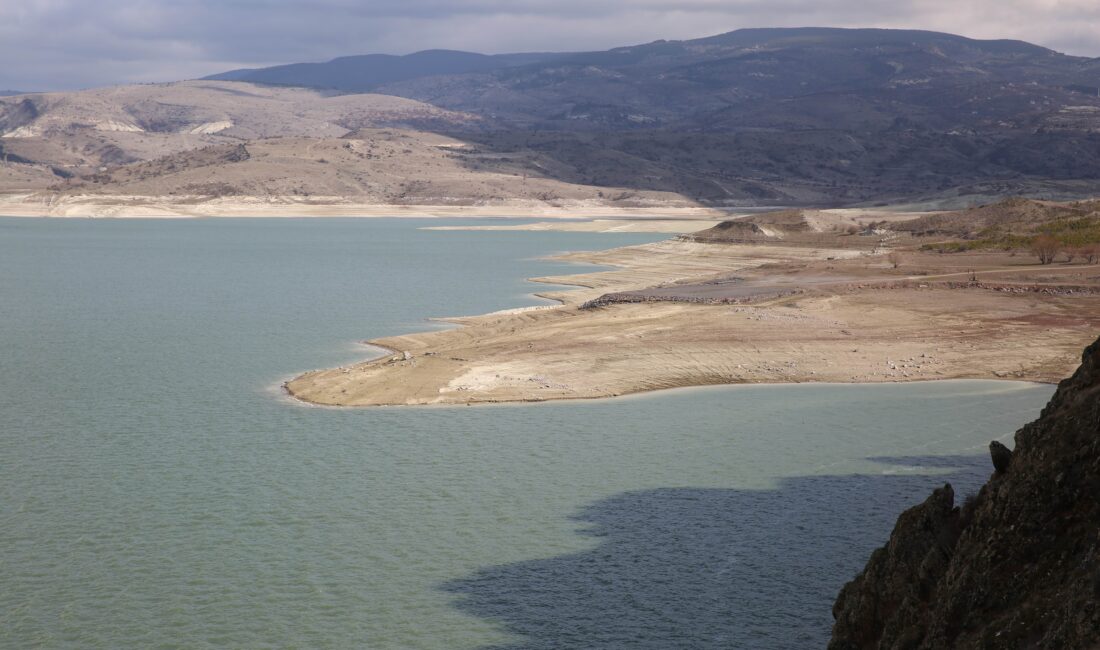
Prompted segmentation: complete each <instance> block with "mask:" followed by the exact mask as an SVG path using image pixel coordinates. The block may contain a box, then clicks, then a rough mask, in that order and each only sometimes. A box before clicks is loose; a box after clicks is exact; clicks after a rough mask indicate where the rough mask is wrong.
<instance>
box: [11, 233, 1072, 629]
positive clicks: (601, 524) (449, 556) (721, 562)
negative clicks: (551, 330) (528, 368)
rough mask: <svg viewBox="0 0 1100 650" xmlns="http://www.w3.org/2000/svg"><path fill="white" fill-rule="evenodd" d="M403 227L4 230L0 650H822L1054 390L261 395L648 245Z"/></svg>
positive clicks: (516, 300) (989, 385)
mask: <svg viewBox="0 0 1100 650" xmlns="http://www.w3.org/2000/svg"><path fill="white" fill-rule="evenodd" d="M423 225H425V222H423V221H418V220H386V219H379V220H375V219H364V220H350V219H343V220H341V219H334V220H327V219H310V220H297V219H270V220H269V219H241V220H235V219H219V220H187V221H164V220H158V221H152V220H150V221H145V220H117V221H112V220H106V221H91V220H36V219H0V647H3V648H34V647H43V648H137V647H140V648H147V647H158V648H221V647H235V648H283V647H288V648H290V647H296V648H447V649H463V648H479V647H508V648H800V647H822V646H823V645H824V643H825V640H826V639H827V638H828V633H829V627H830V625H831V620H832V619H831V615H830V608H831V605H832V601H833V598H834V597H835V594H836V592H837V590H838V589H839V588H840V586H841V585H842V584H843V583H844V582H845V581H847V580H848V579H850V578H851V577H852V576H853V575H854V574H855V573H856V572H857V571H858V570H859V568H861V567H862V565H863V563H864V562H865V560H866V558H867V556H868V554H869V553H870V551H871V550H872V549H873V548H875V547H876V546H878V545H880V544H881V543H882V542H883V541H885V538H886V536H887V535H888V534H889V531H890V529H891V527H892V525H893V522H894V519H895V518H896V516H897V514H898V513H899V512H900V511H901V509H903V508H905V507H907V506H909V505H912V504H915V503H917V502H919V501H921V500H923V498H924V497H925V496H926V495H927V494H928V492H929V491H930V490H931V489H932V488H933V487H935V486H937V485H940V484H942V483H943V482H944V481H946V480H950V481H951V482H952V483H953V484H954V485H955V486H956V491H957V493H959V498H960V499H961V496H962V495H964V494H966V493H967V492H968V491H973V490H974V489H975V487H976V486H977V485H978V484H980V482H982V481H984V480H985V478H986V477H987V476H988V474H989V472H990V466H989V460H988V455H987V454H986V452H985V447H986V445H987V444H988V442H989V440H990V439H993V438H999V439H1002V440H1006V441H1007V440H1010V438H1011V434H1012V432H1013V431H1014V430H1015V429H1016V428H1017V427H1018V426H1020V425H1021V424H1023V423H1024V422H1026V421H1028V420H1029V419H1032V418H1034V417H1035V416H1036V415H1037V414H1038V411H1039V409H1040V408H1041V407H1042V405H1043V404H1044V403H1045V401H1046V400H1047V399H1048V398H1049V396H1050V394H1051V392H1052V388H1051V387H1048V386H1035V385H1028V384H1014V383H994V382H978V381H967V382H937V383H923V384H910V385H876V386H861V385H853V386H834V385H799V386H759V387H719V388H708V389H699V390H681V391H671V392H665V393H659V394H653V395H647V396H636V397H628V398H623V399H618V400H607V401H586V402H559V403H547V404H538V405H523V406H484V407H450V408H381V409H361V410H357V409H332V408H315V407H307V406H303V405H300V404H297V403H294V402H292V401H290V400H288V399H286V398H285V397H283V396H282V395H281V394H280V393H279V391H278V390H277V389H276V387H277V386H278V384H279V382H280V381H282V380H283V379H285V378H287V377H288V376H291V375H293V374H295V373H297V372H300V371H303V370H307V369H310V368H315V367H325V366H331V365H338V364H342V363H347V362H349V361H351V360H354V359H356V358H360V357H363V356H366V354H367V352H366V351H365V350H364V349H363V348H362V347H361V346H359V345H357V343H356V342H357V341H359V340H362V339H364V338H369V337H376V336H384V335H392V334H397V333H401V332H407V331H410V330H414V329H418V328H424V327H432V325H431V324H429V323H427V322H425V320H424V319H425V317H429V316H449V315H463V314H476V313H482V312H487V311H492V310H496V309H503V308H508V307H515V306H520V305H524V304H536V303H537V302H538V300H537V299H536V298H534V297H531V296H530V295H529V293H530V292H532V291H535V290H537V289H538V286H537V285H533V284H530V283H527V282H525V281H524V278H526V277H531V276H537V275H544V274H550V273H565V272H568V271H569V269H570V268H574V267H569V266H566V265H564V264H559V263H553V262H549V261H545V260H542V259H539V258H541V257H542V256H544V255H547V254H549V253H552V252H555V251H562V250H578V249H598V248H608V247H611V246H616V245H625V244H630V243H638V242H643V241H652V240H654V239H656V238H658V237H656V236H653V235H630V234H617V235H607V234H591V233H547V232H439V231H425V230H420V229H419V228H420V227H421V226H423ZM716 308H717V307H716Z"/></svg>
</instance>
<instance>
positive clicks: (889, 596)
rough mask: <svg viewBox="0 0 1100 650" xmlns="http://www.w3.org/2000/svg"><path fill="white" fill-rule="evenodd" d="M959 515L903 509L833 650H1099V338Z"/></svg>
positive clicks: (945, 500) (848, 602)
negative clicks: (952, 649) (871, 649)
mask: <svg viewBox="0 0 1100 650" xmlns="http://www.w3.org/2000/svg"><path fill="white" fill-rule="evenodd" d="M1015 441H1016V444H1015V449H1014V450H1013V452H1012V454H1011V459H1010V462H1007V464H1005V462H1006V459H1005V457H1004V456H1003V454H1004V453H1005V452H1004V450H1003V449H999V448H997V447H996V446H994V447H993V449H992V451H993V453H994V458H995V459H996V460H997V462H998V465H999V466H1001V467H1004V470H1003V471H997V472H995V473H994V474H993V475H992V476H991V477H990V479H989V481H988V482H987V483H986V484H985V485H984V486H983V487H982V488H981V490H980V491H979V492H978V494H976V495H974V496H973V497H971V498H969V499H967V502H966V503H964V504H963V505H962V506H961V507H958V506H956V505H955V503H954V500H955V499H954V496H955V495H954V491H953V490H952V489H951V486H950V485H945V486H944V487H943V488H940V489H938V490H936V491H935V492H933V494H932V496H930V497H929V498H928V499H927V500H926V501H925V502H924V503H922V504H920V505H918V506H915V507H913V508H911V509H909V510H907V511H906V512H904V513H903V514H902V515H901V516H900V517H899V518H898V522H897V524H896V525H895V528H894V531H893V533H892V534H891V535H890V540H889V542H888V543H887V544H886V546H884V547H883V548H880V549H878V550H877V551H875V552H874V553H873V554H872V556H871V558H870V560H869V561H868V563H867V566H866V568H865V569H864V570H863V572H862V573H861V574H860V575H858V576H856V578H855V579H854V580H853V581H852V582H850V583H848V584H847V585H845V587H844V588H843V589H842V590H841V592H840V595H839V596H838V598H837V601H836V604H835V605H834V607H833V616H834V617H835V619H836V624H835V626H834V628H833V638H832V641H831V643H830V645H829V647H830V648H832V649H834V650H855V649H861V650H862V649H870V648H912V649H931V648H1014V649H1015V648H1067V649H1068V648H1084V649H1094V648H1100V340H1098V341H1097V342H1096V343H1093V344H1092V345H1091V346H1089V347H1088V348H1087V349H1086V350H1085V352H1084V355H1083V358H1082V364H1081V367H1080V368H1079V369H1078V370H1077V372H1076V373H1074V375H1073V376H1072V377H1070V378H1069V379H1066V380H1065V381H1063V382H1062V383H1061V384H1059V386H1058V390H1057V391H1056V392H1055V394H1054V396H1053V397H1052V398H1051V400H1050V402H1049V403H1048V404H1047V406H1046V408H1044V409H1043V411H1042V414H1041V415H1040V417H1039V419H1038V420H1036V421H1034V422H1032V423H1030V424H1028V425H1026V426H1024V427H1023V428H1022V429H1020V430H1019V431H1017V432H1016V437H1015Z"/></svg>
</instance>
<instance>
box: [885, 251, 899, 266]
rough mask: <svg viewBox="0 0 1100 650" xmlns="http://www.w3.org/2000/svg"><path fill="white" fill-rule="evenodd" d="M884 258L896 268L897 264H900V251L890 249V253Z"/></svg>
mask: <svg viewBox="0 0 1100 650" xmlns="http://www.w3.org/2000/svg"><path fill="white" fill-rule="evenodd" d="M886 259H887V260H888V261H889V262H890V264H892V265H893V267H894V268H895V269H896V268H898V265H899V264H901V253H899V252H897V251H890V254H889V255H887V256H886Z"/></svg>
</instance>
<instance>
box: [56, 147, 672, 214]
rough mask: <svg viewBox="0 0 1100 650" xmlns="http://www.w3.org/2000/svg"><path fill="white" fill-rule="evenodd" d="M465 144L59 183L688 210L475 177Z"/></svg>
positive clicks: (213, 151)
mask: <svg viewBox="0 0 1100 650" xmlns="http://www.w3.org/2000/svg"><path fill="white" fill-rule="evenodd" d="M464 147H465V144H464V143H463V142H461V141H459V140H455V139H453V138H449V137H446V136H442V135H435V134H431V133H425V132H420V131H412V130H400V129H360V130H357V131H355V132H352V133H349V134H347V135H345V136H343V137H340V138H335V137H329V138H306V137H296V138H294V137H288V138H266V139H260V140H254V141H250V142H248V143H247V144H243V143H242V144H218V145H212V146H207V147H203V148H201V149H194V150H189V151H184V152H179V153H175V154H172V155H167V156H164V157H161V158H157V159H154V160H149V161H144V162H138V163H134V164H130V165H123V166H118V167H114V168H111V169H109V170H106V171H103V172H100V173H96V174H92V175H88V176H85V177H83V178H72V179H67V180H65V181H60V182H59V183H57V184H55V185H54V186H53V189H54V190H55V191H57V192H60V193H62V194H66V195H76V196H84V197H87V196H95V195H122V196H154V197H162V198H171V197H176V198H177V200H180V201H192V202H194V201H200V200H207V199H221V198H225V197H293V198H296V199H302V200H310V201H321V202H324V201H336V202H339V201H342V200H355V201H357V202H360V203H364V204H372V205H440V206H448V205H459V206H461V205H477V204H481V205H497V204H502V203H514V204H517V203H518V204H525V203H526V204H542V205H547V206H564V205H567V204H571V203H572V204H575V203H583V202H591V203H593V204H601V203H606V204H609V205H616V206H620V207H652V206H654V205H657V206H660V205H667V206H680V207H687V206H690V205H691V204H690V202H688V201H684V200H683V199H682V198H681V197H679V196H677V195H674V194H667V193H660V192H634V191H629V190H624V189H621V188H620V189H618V190H617V191H613V190H609V189H606V188H597V187H591V186H583V185H572V184H569V183H563V182H561V181H556V180H553V179H547V178H537V177H524V176H523V175H522V170H520V169H516V168H509V166H508V165H507V164H497V165H495V166H494V167H492V168H484V169H473V168H471V167H470V165H469V163H468V162H467V161H466V160H465V158H464V155H463V153H462V150H463V148H464Z"/></svg>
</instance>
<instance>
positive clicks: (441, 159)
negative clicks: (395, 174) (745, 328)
mask: <svg viewBox="0 0 1100 650" xmlns="http://www.w3.org/2000/svg"><path fill="white" fill-rule="evenodd" d="M214 76H215V77H218V78H220V79H222V80H220V81H192V82H181V83H176V84H154V85H134V86H122V87H119V88H117V89H97V90H89V91H79V92H72V93H48V94H37V95H28V96H26V97H15V98H0V137H2V138H3V161H6V162H3V161H0V164H2V165H5V166H3V167H0V190H2V189H3V188H4V187H9V188H11V189H12V190H16V189H18V190H20V191H24V190H27V191H29V190H32V189H39V188H44V187H52V186H53V185H56V184H57V183H61V184H62V186H64V188H66V189H65V191H69V190H70V189H72V188H75V187H76V186H77V184H78V183H79V182H80V179H81V178H86V177H88V176H89V175H94V176H96V178H97V179H99V180H96V182H95V187H96V188H98V189H100V190H102V191H108V190H109V189H110V188H111V186H112V184H118V183H123V180H121V179H129V180H125V183H124V184H126V186H127V187H130V188H131V189H133V190H134V191H135V192H136V191H139V190H140V191H146V189H142V188H152V187H157V188H165V191H168V192H177V193H178V194H185V193H188V192H191V190H188V189H186V188H187V187H190V186H192V185H194V183H193V182H192V181H193V179H190V176H189V174H193V173H195V172H186V173H184V170H188V169H193V168H202V169H204V170H206V171H204V172H203V173H204V174H205V173H207V172H211V170H212V169H213V167H214V166H220V167H221V168H222V169H221V172H224V173H222V174H221V176H223V177H224V178H227V179H235V180H233V182H232V183H229V185H232V187H225V186H222V185H219V186H218V187H219V188H220V189H219V190H218V193H219V194H223V195H224V194H229V193H238V194H239V193H246V194H256V195H262V194H263V193H265V192H269V191H270V192H280V191H283V189H280V188H287V187H292V188H293V190H294V191H295V192H298V193H299V194H301V195H306V194H307V193H308V194H325V195H326V196H344V195H351V194H356V193H360V194H361V193H363V192H366V193H367V194H370V195H372V196H374V195H375V194H376V193H375V192H374V190H373V189H371V185H370V184H369V182H367V181H363V182H360V181H359V180H358V178H359V176H360V175H361V174H360V171H359V170H358V167H360V166H361V164H362V162H361V161H363V160H369V161H377V160H378V158H377V156H376V154H371V153H370V151H369V147H368V150H367V151H366V152H365V153H363V155H364V158H362V159H360V158H359V157H358V155H357V154H356V155H344V154H341V155H340V156H338V157H337V156H335V155H332V154H331V153H330V154H328V155H325V156H320V155H316V156H315V155H313V154H312V153H310V152H312V151H314V148H312V147H311V146H308V145H302V146H303V147H304V150H303V151H302V152H300V153H299V154H295V157H296V158H300V160H298V161H297V162H296V163H295V165H297V167H296V168H295V169H296V170H297V171H296V172H295V174H296V175H297V176H299V177H301V179H302V180H301V182H300V183H297V182H296V183H290V181H288V180H287V179H285V178H278V179H273V180H271V182H270V183H268V182H266V181H263V182H261V181H260V180H258V177H255V178H254V177H253V176H254V175H255V174H258V173H259V171H258V170H259V169H260V168H261V166H262V165H261V163H260V162H259V161H260V160H261V157H260V156H257V157H256V158H254V159H251V160H248V161H238V162H234V161H226V160H222V159H221V158H217V157H215V162H214V164H208V163H209V162H210V161H209V160H208V158H209V156H205V155H198V154H195V155H196V158H195V160H194V161H190V162H188V161H187V160H186V159H187V157H188V156H189V155H190V154H188V153H187V152H189V151H194V150H196V149H199V148H202V147H205V146H209V145H217V146H229V147H230V148H232V147H235V146H236V145H237V144H239V143H241V142H256V141H259V140H262V139H269V138H280V137H297V138H302V140H301V142H305V139H328V138H342V139H347V140H356V139H363V140H364V141H368V140H369V141H379V142H381V141H387V142H388V141H390V139H391V136H389V135H380V134H374V135H371V134H365V135H363V137H362V138H359V136H358V135H357V133H358V132H359V131H362V130H364V129H368V130H369V129H371V128H375V129H377V128H403V129H408V131H409V133H408V135H409V137H410V138H412V140H414V141H417V142H424V143H427V142H433V143H436V144H433V145H425V148H424V149H423V151H421V150H420V149H417V148H415V147H410V151H415V152H418V153H417V154H416V156H418V157H420V158H421V159H422V160H423V161H424V163H425V164H427V163H428V161H431V164H433V165H435V164H439V165H445V166H446V167H447V168H448V169H451V168H452V166H453V165H457V168H456V169H455V174H456V175H455V176H454V178H459V177H461V178H462V179H463V180H461V181H457V180H456V181H454V182H448V183H447V184H445V186H443V185H440V186H439V187H438V191H436V190H434V189H433V190H432V192H421V191H420V190H419V189H418V190H417V192H412V191H408V190H407V189H406V190H397V189H394V190H393V191H389V190H387V191H386V192H382V193H381V194H378V195H379V196H396V197H404V198H401V200H407V197H409V196H413V195H416V196H419V197H420V199H418V200H423V201H435V200H439V201H448V202H478V201H484V200H495V199H493V198H492V197H495V196H505V195H508V196H511V195H513V194H517V193H518V194H522V195H523V196H525V197H528V198H525V199H524V200H541V201H544V202H546V203H547V204H553V203H554V202H555V201H558V200H559V198H562V197H565V198H575V197H587V198H585V200H595V201H597V202H598V201H604V202H614V200H615V197H622V198H621V199H619V201H620V202H621V201H628V200H630V201H633V200H636V198H637V197H636V196H634V194H635V193H636V194H637V196H641V197H656V196H659V197H662V198H660V199H659V200H660V201H665V202H667V201H669V200H671V201H673V202H680V201H687V202H690V203H693V204H696V205H704V206H712V207H730V206H744V205H755V206H759V205H780V206H815V207H825V206H840V205H858V204H868V203H870V204H881V203H885V202H890V203H894V202H899V201H900V202H905V203H913V204H919V205H923V206H926V207H948V206H962V207H965V206H967V205H969V204H971V203H975V202H976V203H985V202H989V201H990V200H995V199H997V198H1000V197H1003V196H1006V195H1024V196H1029V197H1033V198H1046V199H1054V200H1069V199H1076V198H1085V197H1092V196H1097V195H1100V59H1088V58H1083V57H1075V56H1067V55H1065V54H1060V53H1058V52H1055V51H1053V50H1050V49H1047V48H1044V47H1040V46H1037V45H1032V44H1030V43H1026V42H1023V41H1015V40H975V39H970V38H965V37H961V36H955V35H951V34H943V33H937V32H927V31H917V30H889V29H836V28H797V29H743V30H738V31H734V32H728V33H725V34H719V35H716V36H710V37H707V38H700V39H694V40H686V41H655V42H652V43H645V44H641V45H633V46H628V47H619V48H614V49H611V50H607V51H601V52H573V53H562V54H551V53H533V54H506V55H484V54H476V53H470V52H456V51H448V50H427V51H424V52H418V53H415V54H410V55H406V56H389V55H365V56H354V57H342V58H339V59H334V60H333V61H329V62H327V63H307V64H290V65H286V66H276V67H273V68H261V69H256V70H236V71H231V72H226V73H222V74H220V75H214ZM296 86H297V87H296ZM439 135H443V136H446V137H447V138H450V139H451V140H447V141H446V143H445V144H439V142H438V141H437V140H436V136H439ZM437 145H438V146H440V147H443V148H442V149H440V150H439V151H436V150H433V149H431V147H435V146H437ZM326 146H327V145H326ZM379 146H381V145H379ZM322 148H324V147H322ZM268 150H269V151H272V152H274V151H278V152H280V155H283V154H286V153H287V152H291V151H293V148H292V147H290V146H289V145H287V146H279V147H274V146H273V147H271V148H268ZM257 151H259V150H258V149H257ZM441 152H442V153H441ZM421 154H423V155H422V156H421ZM435 154H441V155H439V156H437V155H435ZM442 154H445V155H442ZM272 155H274V154H272ZM368 156H375V157H373V158H372V157H368ZM160 158H163V160H162V161H161V162H158V163H156V164H150V165H146V166H144V167H142V168H141V170H138V171H135V172H134V174H135V175H127V174H116V173H115V170H116V168H123V167H126V166H128V165H135V164H138V163H139V162H141V163H144V162H153V161H156V160H157V159H160ZM337 161H339V162H337ZM161 163H163V164H161ZM264 164H266V163H264ZM341 166H344V167H341ZM338 167H340V169H337V168H338ZM345 167H346V168H345ZM280 169H282V168H280ZM403 169H406V171H407V173H409V174H412V175H413V176H415V181H416V183H420V182H421V181H423V182H424V183H427V186H428V187H433V188H435V187H436V185H432V178H433V176H434V170H431V169H428V168H426V167H423V166H417V165H410V166H408V167H407V168H403ZM458 169H460V170H461V173H460V172H459V171H458ZM104 170H106V171H104ZM173 170H175V171H173ZM337 171H339V172H340V173H339V174H337V173H336V172H337ZM265 173H267V172H265ZM271 173H272V174H274V173H275V172H271ZM279 173H282V172H281V171H280V172H279ZM448 173H450V172H448ZM158 175H159V176H160V177H161V178H154V177H155V176H158ZM215 175H217V174H215ZM250 175H251V176H250ZM138 176H140V177H141V179H143V180H141V181H140V183H138V184H136V185H135V183H137V181H134V180H132V179H134V178H137V177H138ZM70 177H75V178H74V179H73V180H69V178H70ZM185 177H186V178H185ZM337 177H339V178H341V179H347V178H351V179H353V181H354V182H352V181H348V182H344V181H340V182H339V183H337V182H336V181H335V180H334V179H335V178H337ZM508 177H511V178H516V179H519V181H518V182H519V183H520V185H523V183H524V181H526V180H528V179H540V182H541V181H553V183H550V184H547V185H545V186H542V185H540V186H539V188H537V189H536V188H534V187H528V188H527V189H526V190H524V191H523V192H519V191H518V190H515V188H512V187H510V186H508V184H507V183H503V181H501V179H502V178H508ZM58 178H62V179H64V180H63V181H59V180H58ZM173 178H175V179H177V180H178V181H179V183H176V182H175V181H171V179H173ZM364 178H365V177H364ZM481 178H487V179H489V178H491V179H492V180H491V182H487V183H486V184H485V185H478V184H477V183H478V182H479V181H477V180H476V179H481ZM180 179H183V180H180ZM188 179H190V180H188ZM309 179H315V180H309ZM170 181H171V182H170ZM411 182H412V179H411V180H410V183H411ZM174 183H176V184H174ZM205 183H206V180H203V182H202V183H199V184H198V185H197V186H201V187H206V185H205ZM364 183H366V184H364ZM387 183H388V181H387ZM416 183H413V185H414V186H415V187H417V188H420V187H421V186H420V185H417V184H416ZM561 183H564V184H565V185H560V184H561ZM383 185H385V183H383ZM550 185H553V186H554V187H555V188H556V189H554V190H550V189H547V188H549V187H550ZM364 188H366V189H364ZM490 188H492V189H490ZM601 188H602V189H601ZM421 189H422V188H421ZM74 191H75V190H74ZM433 197H434V198H433ZM531 197H535V198H534V199H531ZM538 197H542V198H538ZM592 197H595V198H592ZM669 197H679V198H671V199H670V198H669ZM395 200H396V199H395ZM647 200H648V199H647ZM654 200H657V199H654Z"/></svg>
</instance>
